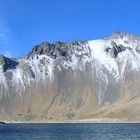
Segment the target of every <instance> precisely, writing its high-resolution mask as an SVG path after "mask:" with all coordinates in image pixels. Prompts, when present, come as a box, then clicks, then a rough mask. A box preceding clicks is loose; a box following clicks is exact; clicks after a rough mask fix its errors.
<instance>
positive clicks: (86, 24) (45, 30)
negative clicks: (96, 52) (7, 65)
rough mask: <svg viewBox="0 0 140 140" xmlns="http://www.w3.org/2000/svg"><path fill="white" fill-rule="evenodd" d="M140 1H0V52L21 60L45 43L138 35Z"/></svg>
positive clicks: (139, 30)
mask: <svg viewBox="0 0 140 140" xmlns="http://www.w3.org/2000/svg"><path fill="white" fill-rule="evenodd" d="M139 14H140V0H0V53H2V54H5V55H7V56H13V57H20V56H24V55H25V54H27V53H28V52H29V51H30V50H31V48H32V47H33V46H34V45H36V44H39V43H41V42H44V41H49V42H55V41H58V40H60V41H71V40H88V39H98V38H102V37H104V36H106V35H110V34H111V33H112V32H115V31H125V32H130V33H134V34H137V35H140V26H139V25H140V15H139Z"/></svg>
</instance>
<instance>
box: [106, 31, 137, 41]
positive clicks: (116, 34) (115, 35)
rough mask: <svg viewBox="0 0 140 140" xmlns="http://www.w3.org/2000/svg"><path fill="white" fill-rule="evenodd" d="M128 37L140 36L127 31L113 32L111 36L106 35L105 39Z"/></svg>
mask: <svg viewBox="0 0 140 140" xmlns="http://www.w3.org/2000/svg"><path fill="white" fill-rule="evenodd" d="M123 38H128V39H130V40H132V39H137V38H139V37H138V36H136V35H133V34H131V33H127V32H113V33H112V35H111V36H109V37H106V38H105V39H123Z"/></svg>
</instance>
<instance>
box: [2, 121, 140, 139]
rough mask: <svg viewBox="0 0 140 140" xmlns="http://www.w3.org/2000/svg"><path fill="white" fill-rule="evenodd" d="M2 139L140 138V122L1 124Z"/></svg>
mask: <svg viewBox="0 0 140 140" xmlns="http://www.w3.org/2000/svg"><path fill="white" fill-rule="evenodd" d="M0 140H140V124H92V123H91V124H4V125H2V124H1V125H0Z"/></svg>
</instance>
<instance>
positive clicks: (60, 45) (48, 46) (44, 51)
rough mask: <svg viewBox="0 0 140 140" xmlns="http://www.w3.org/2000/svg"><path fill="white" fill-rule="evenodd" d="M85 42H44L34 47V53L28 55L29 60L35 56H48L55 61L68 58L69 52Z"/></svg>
mask: <svg viewBox="0 0 140 140" xmlns="http://www.w3.org/2000/svg"><path fill="white" fill-rule="evenodd" d="M84 43H85V41H72V42H67V43H66V42H60V41H57V42H54V43H48V42H44V43H42V44H39V45H37V46H35V47H33V49H32V51H31V52H30V53H29V54H28V55H27V58H32V57H34V55H47V56H50V57H51V58H53V59H56V58H57V57H59V56H67V54H68V50H71V49H74V48H73V47H74V46H81V45H83V44H84Z"/></svg>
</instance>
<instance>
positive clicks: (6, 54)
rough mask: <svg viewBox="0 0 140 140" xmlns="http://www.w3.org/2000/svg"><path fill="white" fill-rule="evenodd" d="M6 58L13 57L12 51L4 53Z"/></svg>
mask: <svg viewBox="0 0 140 140" xmlns="http://www.w3.org/2000/svg"><path fill="white" fill-rule="evenodd" d="M4 56H6V57H10V58H12V57H13V56H12V54H11V52H10V51H5V52H4Z"/></svg>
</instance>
